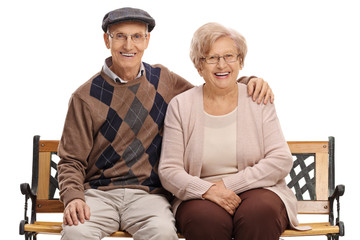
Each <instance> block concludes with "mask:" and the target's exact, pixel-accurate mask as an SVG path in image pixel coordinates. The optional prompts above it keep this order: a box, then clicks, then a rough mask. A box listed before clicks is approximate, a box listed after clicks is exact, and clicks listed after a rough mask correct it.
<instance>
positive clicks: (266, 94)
mask: <svg viewBox="0 0 360 240" xmlns="http://www.w3.org/2000/svg"><path fill="white" fill-rule="evenodd" d="M238 82H240V83H243V84H246V85H247V89H248V94H249V96H252V98H253V100H254V101H256V99H257V103H258V104H260V103H261V102H262V101H263V100H264V104H267V103H268V101H269V100H270V103H274V93H273V92H272V90H271V88H270V86H269V84H268V83H267V82H266V81H264V79H262V78H257V77H254V76H251V77H241V78H239V79H238Z"/></svg>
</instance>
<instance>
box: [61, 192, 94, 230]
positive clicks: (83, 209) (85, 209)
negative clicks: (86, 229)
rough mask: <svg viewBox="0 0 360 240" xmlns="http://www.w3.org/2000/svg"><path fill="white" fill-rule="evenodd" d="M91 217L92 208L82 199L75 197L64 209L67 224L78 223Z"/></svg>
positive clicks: (64, 218)
mask: <svg viewBox="0 0 360 240" xmlns="http://www.w3.org/2000/svg"><path fill="white" fill-rule="evenodd" d="M89 219H90V208H89V206H88V205H87V204H86V203H85V202H84V201H83V200H81V199H74V200H72V201H71V202H69V203H68V205H67V206H66V208H65V210H64V217H63V222H64V224H65V225H69V226H72V225H78V224H79V221H80V222H81V223H84V222H85V220H89Z"/></svg>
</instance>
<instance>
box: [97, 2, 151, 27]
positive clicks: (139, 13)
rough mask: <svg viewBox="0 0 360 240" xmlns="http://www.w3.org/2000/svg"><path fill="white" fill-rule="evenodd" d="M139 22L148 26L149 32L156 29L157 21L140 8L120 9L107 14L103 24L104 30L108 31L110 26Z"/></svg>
mask: <svg viewBox="0 0 360 240" xmlns="http://www.w3.org/2000/svg"><path fill="white" fill-rule="evenodd" d="M128 21H137V22H143V23H146V24H148V31H149V32H151V31H152V30H153V29H154V27H155V20H154V19H153V18H152V17H151V16H150V14H148V13H147V12H146V11H144V10H141V9H138V8H129V7H127V8H119V9H116V10H113V11H111V12H109V13H107V14H106V15H105V16H104V19H103V22H102V29H103V30H104V32H106V31H107V28H108V26H109V25H111V24H114V23H119V22H128Z"/></svg>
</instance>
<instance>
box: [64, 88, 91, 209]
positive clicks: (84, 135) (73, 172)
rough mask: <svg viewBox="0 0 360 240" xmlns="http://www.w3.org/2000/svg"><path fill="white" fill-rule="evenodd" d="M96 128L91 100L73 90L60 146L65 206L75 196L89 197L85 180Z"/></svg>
mask: <svg viewBox="0 0 360 240" xmlns="http://www.w3.org/2000/svg"><path fill="white" fill-rule="evenodd" d="M92 129H93V127H92V120H91V114H90V111H89V108H88V106H87V104H86V103H84V101H83V100H81V99H80V98H79V97H77V95H76V94H73V96H72V97H71V99H70V103H69V108H68V113H67V116H66V119H65V124H64V130H63V134H62V137H61V140H60V143H59V149H58V155H59V157H60V161H59V164H58V180H59V189H60V200H61V201H62V202H63V203H64V205H65V206H66V205H67V204H68V203H69V202H70V201H72V200H74V199H82V200H84V201H85V197H84V186H83V184H84V179H85V174H86V168H87V158H88V156H89V153H90V151H91V148H92V145H93V140H92V139H93V137H92V132H93V131H92Z"/></svg>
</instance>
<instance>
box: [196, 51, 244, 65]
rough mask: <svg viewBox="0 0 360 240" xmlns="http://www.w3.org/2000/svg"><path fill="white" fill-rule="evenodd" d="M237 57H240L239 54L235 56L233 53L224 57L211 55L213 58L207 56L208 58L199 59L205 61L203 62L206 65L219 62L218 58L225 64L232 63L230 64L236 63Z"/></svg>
mask: <svg viewBox="0 0 360 240" xmlns="http://www.w3.org/2000/svg"><path fill="white" fill-rule="evenodd" d="M239 56H240V54H238V55H236V54H234V53H228V54H225V55H224V56H219V55H213V56H209V57H203V58H200V59H201V60H205V62H206V63H208V64H215V63H218V62H219V61H220V58H223V59H224V61H225V62H227V63H232V62H236V61H237V59H238V57H239Z"/></svg>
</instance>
